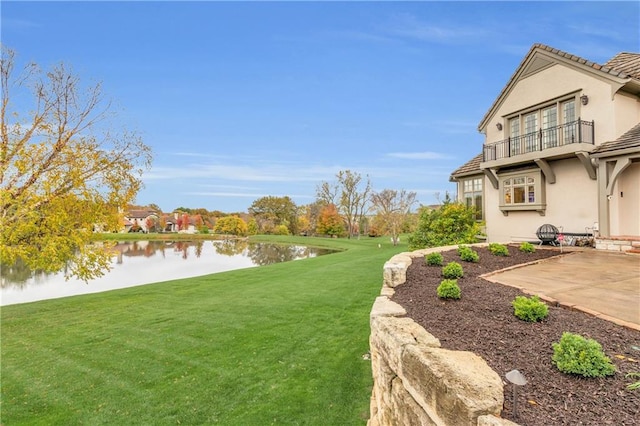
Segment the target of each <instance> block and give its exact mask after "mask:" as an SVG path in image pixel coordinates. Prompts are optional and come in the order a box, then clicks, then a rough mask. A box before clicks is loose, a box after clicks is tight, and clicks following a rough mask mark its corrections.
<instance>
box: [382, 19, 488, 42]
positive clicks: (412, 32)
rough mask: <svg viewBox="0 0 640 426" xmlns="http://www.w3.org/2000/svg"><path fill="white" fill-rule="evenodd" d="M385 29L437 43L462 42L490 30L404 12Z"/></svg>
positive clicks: (479, 37) (394, 33)
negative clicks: (433, 20)
mask: <svg viewBox="0 0 640 426" xmlns="http://www.w3.org/2000/svg"><path fill="white" fill-rule="evenodd" d="M384 31H386V32H388V33H389V34H392V35H395V36H399V37H404V38H410V39H416V40H421V41H430V42H437V43H461V42H468V41H474V42H477V41H479V39H484V38H486V37H487V35H488V34H489V32H488V31H487V30H486V29H484V28H483V27H481V26H478V25H476V26H465V25H462V24H457V25H454V24H451V25H446V24H443V23H438V24H435V23H432V22H427V21H423V20H419V19H418V18H417V17H416V16H414V15H411V14H408V13H403V14H398V15H396V16H395V17H394V18H393V20H392V21H391V23H389V24H388V25H387V26H386V28H384Z"/></svg>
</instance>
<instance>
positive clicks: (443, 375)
mask: <svg viewBox="0 0 640 426" xmlns="http://www.w3.org/2000/svg"><path fill="white" fill-rule="evenodd" d="M485 245H486V244H477V246H485ZM456 248H457V246H449V247H438V248H435V249H425V250H417V251H414V252H410V253H401V254H398V255H396V256H394V257H392V258H391V259H390V260H389V261H388V262H387V263H385V265H384V270H383V277H384V284H383V286H382V291H381V293H380V296H379V297H378V298H376V301H375V303H374V305H373V308H372V310H371V316H370V324H371V336H370V340H369V342H370V343H369V344H370V348H371V369H372V372H373V382H374V384H373V391H372V395H371V413H370V418H369V422H368V426H386V425H438V426H440V425H456V426H457V425H461V426H462V425H473V426H475V425H478V426H513V425H516V424H515V423H513V422H510V421H508V420H505V419H502V418H499V415H500V412H501V411H502V405H503V382H502V379H501V378H500V376H499V375H498V374H497V373H496V372H495V371H493V370H492V369H491V368H490V367H489V366H488V364H487V363H486V362H485V361H484V360H483V359H482V358H480V357H478V356H477V355H475V354H473V353H471V352H465V351H451V350H447V349H442V348H441V347H440V342H439V341H438V339H436V338H435V337H434V336H433V335H431V334H430V333H429V332H428V331H427V330H425V329H424V328H422V327H421V326H420V325H418V324H417V323H415V322H414V321H413V320H412V319H410V318H406V317H404V315H405V314H406V312H405V310H404V308H402V306H400V305H398V304H397V303H395V302H393V301H392V300H391V296H393V293H394V288H395V287H396V286H398V285H400V284H403V283H404V282H405V281H406V271H407V268H408V267H409V265H411V262H412V261H413V259H414V258H416V257H420V258H422V257H424V255H425V254H428V253H431V252H434V251H446V250H451V249H456Z"/></svg>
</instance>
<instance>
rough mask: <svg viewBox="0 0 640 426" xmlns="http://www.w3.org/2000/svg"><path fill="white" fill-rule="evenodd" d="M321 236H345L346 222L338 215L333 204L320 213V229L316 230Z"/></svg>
mask: <svg viewBox="0 0 640 426" xmlns="http://www.w3.org/2000/svg"><path fill="white" fill-rule="evenodd" d="M316 231H317V232H318V234H320V235H329V236H332V237H338V236H340V235H343V234H344V231H345V229H344V221H343V219H342V216H340V214H339V213H338V209H336V206H335V205H333V204H327V205H326V206H325V207H324V208H323V209H322V211H321V212H320V217H319V218H318V228H317V229H316Z"/></svg>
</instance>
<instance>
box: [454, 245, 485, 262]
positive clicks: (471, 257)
mask: <svg viewBox="0 0 640 426" xmlns="http://www.w3.org/2000/svg"><path fill="white" fill-rule="evenodd" d="M458 254H459V255H460V259H462V260H464V261H465V262H478V261H479V260H480V256H479V255H478V253H477V252H476V251H475V250H473V249H472V248H471V247H468V246H460V247H458Z"/></svg>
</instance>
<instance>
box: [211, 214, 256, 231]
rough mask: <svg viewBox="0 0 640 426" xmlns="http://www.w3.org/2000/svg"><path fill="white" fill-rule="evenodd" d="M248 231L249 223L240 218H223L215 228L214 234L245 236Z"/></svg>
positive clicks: (217, 222)
mask: <svg viewBox="0 0 640 426" xmlns="http://www.w3.org/2000/svg"><path fill="white" fill-rule="evenodd" d="M248 230H249V229H248V226H247V223H246V222H245V221H244V220H242V219H240V218H239V217H238V216H225V217H221V218H220V219H218V220H217V221H216V224H215V226H214V227H213V232H215V233H217V234H223V235H237V236H245V235H247V232H248Z"/></svg>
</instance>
